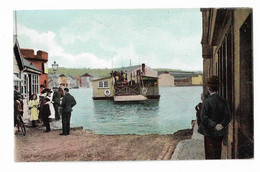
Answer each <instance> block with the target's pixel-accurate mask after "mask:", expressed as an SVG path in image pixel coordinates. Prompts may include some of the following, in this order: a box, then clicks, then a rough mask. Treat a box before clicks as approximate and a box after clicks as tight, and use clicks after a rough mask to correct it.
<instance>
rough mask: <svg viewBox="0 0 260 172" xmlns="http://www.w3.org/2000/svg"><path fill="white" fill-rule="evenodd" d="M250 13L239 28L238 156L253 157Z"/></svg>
mask: <svg viewBox="0 0 260 172" xmlns="http://www.w3.org/2000/svg"><path fill="white" fill-rule="evenodd" d="M252 28H253V27H252V14H250V15H249V16H248V18H247V19H246V21H245V22H244V24H243V25H242V26H241V28H240V107H239V108H240V109H239V111H240V113H239V114H238V116H237V118H236V119H237V122H238V152H237V156H238V158H253V156H254V141H253V140H254V131H253V103H254V102H253V45H252V41H253V39H252V38H253V37H252Z"/></svg>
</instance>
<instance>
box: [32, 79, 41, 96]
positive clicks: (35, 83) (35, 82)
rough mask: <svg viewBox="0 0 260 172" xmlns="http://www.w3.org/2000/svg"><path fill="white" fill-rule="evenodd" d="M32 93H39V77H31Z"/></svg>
mask: <svg viewBox="0 0 260 172" xmlns="http://www.w3.org/2000/svg"><path fill="white" fill-rule="evenodd" d="M32 93H36V94H38V93H39V76H38V75H32Z"/></svg>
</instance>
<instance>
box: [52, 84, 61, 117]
mask: <svg viewBox="0 0 260 172" xmlns="http://www.w3.org/2000/svg"><path fill="white" fill-rule="evenodd" d="M53 89H54V93H53V102H54V103H53V105H54V110H55V119H56V120H59V119H60V115H59V106H60V99H61V93H60V91H59V90H58V88H57V87H54V88H53Z"/></svg>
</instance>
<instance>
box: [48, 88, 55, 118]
mask: <svg viewBox="0 0 260 172" xmlns="http://www.w3.org/2000/svg"><path fill="white" fill-rule="evenodd" d="M46 97H47V98H48V99H49V100H50V101H48V104H49V106H50V107H49V108H50V113H51V115H50V116H49V118H50V119H51V120H53V119H55V110H54V106H53V103H54V102H53V93H52V90H50V89H48V90H47V95H46Z"/></svg>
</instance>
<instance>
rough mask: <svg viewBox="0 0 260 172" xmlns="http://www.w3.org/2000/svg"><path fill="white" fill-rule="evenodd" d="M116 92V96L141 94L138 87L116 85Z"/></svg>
mask: <svg viewBox="0 0 260 172" xmlns="http://www.w3.org/2000/svg"><path fill="white" fill-rule="evenodd" d="M114 90H115V95H116V96H122V95H139V94H140V91H139V86H138V85H132V86H131V85H115V86H114Z"/></svg>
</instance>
